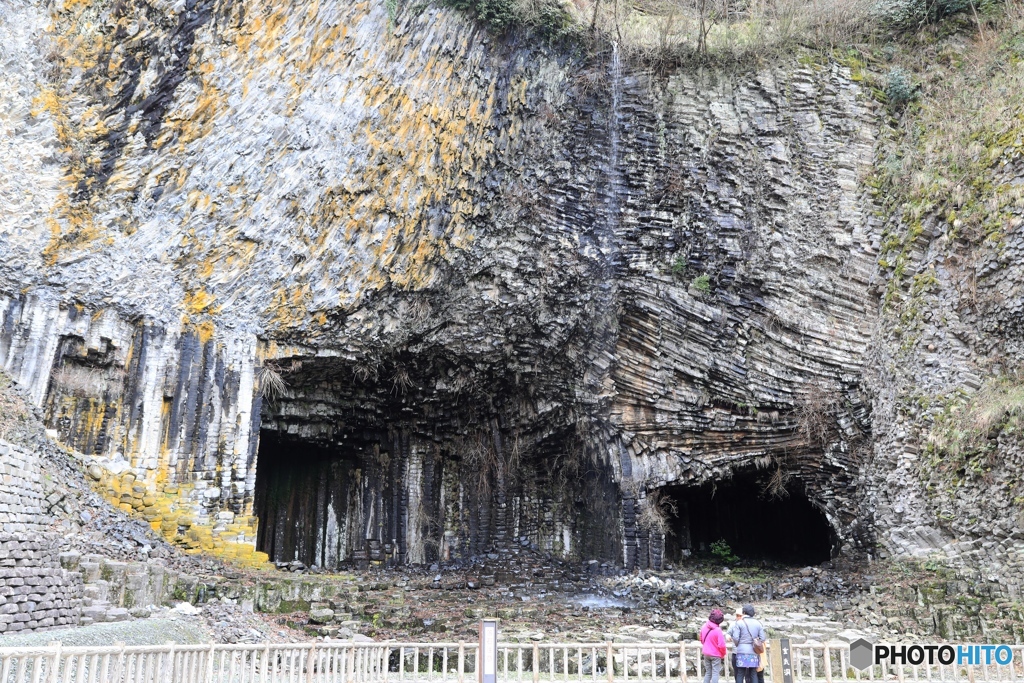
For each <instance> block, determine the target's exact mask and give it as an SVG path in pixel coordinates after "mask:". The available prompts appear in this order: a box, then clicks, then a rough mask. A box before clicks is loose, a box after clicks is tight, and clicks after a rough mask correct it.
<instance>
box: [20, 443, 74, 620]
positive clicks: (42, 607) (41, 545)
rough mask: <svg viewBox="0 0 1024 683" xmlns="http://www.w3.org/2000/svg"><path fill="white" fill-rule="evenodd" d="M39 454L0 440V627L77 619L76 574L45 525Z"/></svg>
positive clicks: (57, 541) (58, 540) (57, 539)
mask: <svg viewBox="0 0 1024 683" xmlns="http://www.w3.org/2000/svg"><path fill="white" fill-rule="evenodd" d="M40 478H41V470H40V460H39V456H38V455H37V454H35V453H33V452H31V451H26V450H23V449H21V448H18V447H17V446H15V445H14V444H11V443H8V442H6V441H0V529H2V531H0V633H11V632H14V631H22V630H29V631H31V630H35V629H44V628H50V627H54V626H68V625H74V624H77V623H78V619H79V614H80V611H81V602H82V601H81V590H82V589H81V584H82V579H81V575H80V574H78V573H75V572H69V571H66V570H65V569H63V568H62V567H61V565H60V561H59V554H60V539H59V538H57V537H55V536H54V535H52V534H49V533H47V532H46V531H45V529H46V523H47V521H48V519H47V516H46V515H45V514H44V512H43V487H42V482H41V480H40Z"/></svg>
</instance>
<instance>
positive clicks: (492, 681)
mask: <svg viewBox="0 0 1024 683" xmlns="http://www.w3.org/2000/svg"><path fill="white" fill-rule="evenodd" d="M479 652H480V654H479V657H478V661H477V676H476V678H477V683H498V620H497V619H484V620H483V621H481V622H480V650H479Z"/></svg>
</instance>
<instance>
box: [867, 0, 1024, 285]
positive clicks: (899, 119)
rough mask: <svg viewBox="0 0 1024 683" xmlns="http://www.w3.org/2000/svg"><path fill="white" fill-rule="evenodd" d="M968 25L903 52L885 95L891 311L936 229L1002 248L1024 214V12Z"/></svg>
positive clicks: (963, 242)
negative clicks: (1016, 164)
mask: <svg viewBox="0 0 1024 683" xmlns="http://www.w3.org/2000/svg"><path fill="white" fill-rule="evenodd" d="M958 22H959V25H960V28H961V33H960V34H958V35H954V36H952V37H950V36H944V35H942V34H943V32H944V31H948V30H951V27H950V26H944V27H935V28H934V29H933V30H930V31H928V32H924V33H922V34H920V35H918V36H916V37H915V39H914V40H911V41H909V42H908V43H907V44H905V45H903V46H901V52H900V54H897V55H896V56H895V57H894V58H893V61H896V62H899V63H898V64H897V65H896V66H894V67H892V69H891V70H890V72H889V73H890V76H889V78H888V80H887V82H886V83H885V84H884V87H882V88H880V89H876V95H878V96H879V98H880V99H882V100H883V101H885V102H886V103H887V104H888V106H889V111H890V113H891V115H892V117H891V119H890V121H889V126H888V127H887V129H886V130H885V131H883V132H884V136H885V137H884V140H883V143H882V145H881V146H880V150H881V151H880V154H879V158H878V159H877V161H876V173H875V176H874V177H873V178H871V179H870V180H869V184H870V185H871V186H872V187H873V191H874V193H875V194H876V196H878V197H879V198H880V199H881V203H882V205H883V212H882V213H883V215H885V216H887V217H890V221H889V225H888V227H887V229H886V231H885V232H884V233H883V241H882V249H881V255H880V259H879V265H881V266H882V268H883V269H886V270H887V272H888V276H889V281H888V286H887V289H886V293H885V301H886V303H887V304H898V303H899V302H900V301H901V300H902V299H903V297H904V295H905V292H903V286H904V283H905V279H906V277H908V276H909V275H910V273H909V272H908V269H909V268H910V267H911V265H912V264H911V261H912V255H913V252H914V250H915V248H916V246H917V244H918V241H919V239H920V238H921V237H922V236H923V235H924V234H925V233H926V228H929V227H930V228H931V230H930V231H928V232H929V233H930V234H929V236H932V237H934V236H935V234H936V233H938V234H939V235H941V236H943V237H944V238H945V239H946V241H947V244H949V245H950V246H956V245H959V246H960V247H965V248H967V249H968V250H970V249H972V248H974V247H977V246H980V245H984V244H988V245H991V246H993V247H995V248H998V247H999V245H1000V244H1001V242H1002V239H1003V237H1004V236H1005V235H1006V234H1007V233H1008V232H1009V231H1011V230H1012V229H1014V228H1016V227H1017V226H1018V225H1019V223H1020V218H1019V217H1018V214H1019V213H1020V211H1021V209H1022V208H1024V186H1021V185H1018V184H1014V183H1013V182H1011V181H1012V176H1013V175H1014V174H1012V173H1007V172H1005V168H1004V167H1005V166H1006V165H1007V164H1009V163H1010V162H1011V161H1012V160H1013V159H1015V158H1016V157H1018V156H1019V155H1020V154H1022V153H1024V68H1021V67H1022V62H1024V12H1022V9H1021V8H1020V7H1018V6H1017V5H1008V6H1006V9H1005V11H995V10H989V11H988V12H987V13H985V14H978V13H972V14H970V15H962V16H961V17H960V18H959V19H958ZM950 23H952V24H956V23H957V22H950ZM963 29H968V30H967V31H963ZM876 58H878V59H879V61H883V60H884V57H883V56H881V55H876ZM878 90H881V92H879V91H878ZM964 281H965V282H964V286H963V287H961V294H962V295H963V298H964V301H965V303H968V304H970V303H972V301H971V298H972V291H971V287H970V286H969V285H970V282H969V279H968V278H967V277H965V278H964Z"/></svg>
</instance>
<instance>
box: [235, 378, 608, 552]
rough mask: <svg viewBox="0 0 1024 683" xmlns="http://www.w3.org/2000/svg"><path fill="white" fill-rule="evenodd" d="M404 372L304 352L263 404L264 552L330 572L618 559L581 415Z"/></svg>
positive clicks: (600, 471)
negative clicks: (366, 370) (372, 369)
mask: <svg viewBox="0 0 1024 683" xmlns="http://www.w3.org/2000/svg"><path fill="white" fill-rule="evenodd" d="M413 365H414V361H408V362H407V364H406V366H405V367H411V366H413ZM398 373H399V371H398V370H397V369H392V368H387V369H385V370H384V371H382V372H379V373H376V374H375V375H363V374H359V373H354V372H353V371H352V370H351V369H350V368H348V367H347V366H345V365H344V364H343V363H341V362H339V361H337V360H324V359H315V360H309V359H307V360H305V361H303V363H302V364H301V366H300V365H299V364H296V369H295V370H293V371H290V372H288V373H286V377H287V386H288V389H287V392H285V393H283V394H282V395H280V396H277V397H275V398H274V399H272V400H266V401H263V403H262V410H261V423H262V424H261V429H260V432H259V434H260V436H259V446H258V451H257V458H256V481H255V490H254V501H253V502H254V512H255V515H256V516H257V517H258V519H259V525H258V534H257V549H258V550H261V551H263V552H266V553H267V554H268V555H269V556H270V559H271V560H272V561H274V562H278V563H284V562H294V561H299V562H302V563H303V564H305V565H307V566H317V567H320V568H324V569H336V568H339V567H355V568H364V567H367V566H370V565H388V566H394V565H403V564H430V563H433V562H437V561H441V562H447V561H461V560H462V559H466V558H470V557H474V556H477V557H479V556H481V555H484V554H490V553H493V552H513V551H516V549H522V548H530V549H534V550H538V551H540V552H545V553H550V554H552V555H554V556H557V557H564V558H575V559H588V560H589V559H598V560H607V561H616V560H619V558H620V557H621V553H622V547H621V539H620V538H619V534H618V533H617V529H618V528H619V510H620V507H621V503H620V500H619V495H618V491H617V487H616V484H615V481H614V478H613V473H612V469H611V465H610V463H608V462H607V460H602V459H601V457H600V456H599V455H595V453H594V452H593V451H591V450H588V448H587V445H586V443H585V442H584V440H582V439H581V436H580V432H579V428H578V425H577V423H574V422H569V421H568V420H566V419H565V416H564V415H562V414H561V412H559V411H554V410H550V409H546V410H544V411H541V410H539V409H538V407H539V402H538V401H537V400H536V399H534V398H531V397H530V396H529V393H530V387H528V386H522V385H520V386H519V387H516V386H515V384H514V382H509V381H507V380H504V379H502V378H497V379H495V380H494V381H491V382H488V383H487V384H485V385H483V388H482V389H481V390H480V394H479V395H478V396H474V395H470V396H466V395H459V394H458V392H448V391H445V390H443V387H442V389H438V387H440V386H442V382H441V380H439V379H438V377H437V375H438V374H440V373H432V372H428V371H424V372H422V373H421V372H410V373H409V374H408V376H403V377H404V379H403V382H401V383H399V382H396V381H395V380H394V379H393V378H394V377H395V376H396V375H398ZM441 376H442V377H446V376H447V375H446V374H442V375H441ZM619 561H621V560H619Z"/></svg>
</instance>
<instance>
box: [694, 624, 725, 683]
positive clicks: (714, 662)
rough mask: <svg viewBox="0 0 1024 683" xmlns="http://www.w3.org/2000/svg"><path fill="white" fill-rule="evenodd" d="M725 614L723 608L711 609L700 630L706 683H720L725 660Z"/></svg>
mask: <svg viewBox="0 0 1024 683" xmlns="http://www.w3.org/2000/svg"><path fill="white" fill-rule="evenodd" d="M724 620H725V615H724V614H722V610H720V609H713V610H711V614H710V616H708V621H707V623H706V624H704V626H703V628H701V630H700V644H701V650H700V651H701V654H702V655H703V657H704V683H718V677H719V676H721V675H722V663H723V662H724V661H725V634H724V633H722V622H723V621H724Z"/></svg>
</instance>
